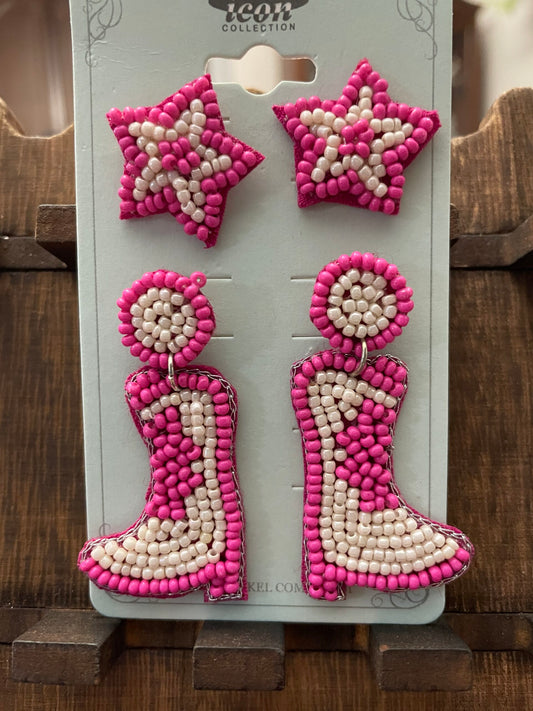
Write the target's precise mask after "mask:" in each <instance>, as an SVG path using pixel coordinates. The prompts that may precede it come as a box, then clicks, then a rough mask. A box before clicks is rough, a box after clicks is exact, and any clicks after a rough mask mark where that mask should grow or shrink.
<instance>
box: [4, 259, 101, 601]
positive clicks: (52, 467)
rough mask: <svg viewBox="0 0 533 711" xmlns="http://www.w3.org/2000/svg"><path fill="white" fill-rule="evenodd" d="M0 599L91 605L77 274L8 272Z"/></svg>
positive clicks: (5, 325) (5, 322) (5, 274)
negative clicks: (81, 560) (84, 551)
mask: <svg viewBox="0 0 533 711" xmlns="http://www.w3.org/2000/svg"><path fill="white" fill-rule="evenodd" d="M0 293H2V298H3V308H4V309H5V310H6V311H5V312H6V313H9V319H3V320H2V329H1V331H0V333H1V337H2V370H3V373H4V377H3V379H2V397H3V406H2V408H1V411H0V488H1V491H2V497H1V499H0V534H1V536H0V555H1V559H2V576H1V583H0V607H10V606H14V607H42V608H47V607H72V608H83V607H89V606H90V605H89V598H88V587H89V586H88V584H87V580H86V578H85V577H84V576H83V575H81V574H80V573H79V572H78V570H77V568H76V559H77V554H78V551H79V549H80V548H81V546H82V545H83V542H84V541H85V539H86V524H85V493H84V489H85V487H84V477H83V434H82V418H81V392H80V360H79V343H78V310H77V299H76V275H75V274H73V273H72V272H66V271H64V272H0Z"/></svg>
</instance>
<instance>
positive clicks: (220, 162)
mask: <svg viewBox="0 0 533 711" xmlns="http://www.w3.org/2000/svg"><path fill="white" fill-rule="evenodd" d="M107 119H108V121H109V124H110V126H111V129H112V130H113V133H114V134H115V138H116V139H117V141H118V143H119V146H120V148H121V150H122V153H123V154H124V174H123V176H122V178H121V184H122V187H121V188H120V190H119V191H118V194H119V197H120V199H121V203H120V219H122V220H127V219H130V218H133V217H147V216H149V215H157V214H161V213H164V212H169V213H170V214H171V215H173V216H174V217H175V218H176V220H177V221H178V222H179V223H180V224H182V225H183V229H184V230H185V232H186V233H187V234H189V235H195V236H196V237H197V238H198V239H199V240H201V241H202V242H203V243H204V244H205V246H206V247H212V246H213V245H214V244H215V243H216V241H217V237H218V233H219V230H220V225H221V223H222V218H223V215H224V210H225V206H226V200H227V196H228V192H229V190H230V189H231V188H232V187H234V186H235V185H237V184H238V183H239V182H240V181H241V180H242V179H243V178H245V177H246V176H247V175H248V173H250V171H252V170H253V169H254V168H255V167H257V166H258V165H259V163H261V161H262V160H264V156H263V155H262V154H261V153H259V152H258V151H256V150H255V149H253V148H251V147H250V146H248V145H247V144H246V143H244V142H243V141H241V140H239V139H238V138H235V136H232V135H230V134H229V133H228V132H227V131H226V130H225V128H224V122H223V120H222V116H221V113H220V108H219V105H218V100H217V95H216V93H215V91H214V89H213V86H212V84H211V78H210V76H209V75H208V74H206V75H205V76H201V77H199V78H198V79H195V80H194V81H191V82H190V83H188V84H185V86H183V87H182V88H181V89H179V90H178V91H177V92H176V93H175V94H173V95H172V96H169V97H168V98H166V99H164V100H163V101H161V102H160V103H159V104H157V105H155V106H140V107H139V108H136V109H133V108H131V107H126V108H125V109H124V110H123V111H120V110H119V109H111V111H109V113H108V114H107Z"/></svg>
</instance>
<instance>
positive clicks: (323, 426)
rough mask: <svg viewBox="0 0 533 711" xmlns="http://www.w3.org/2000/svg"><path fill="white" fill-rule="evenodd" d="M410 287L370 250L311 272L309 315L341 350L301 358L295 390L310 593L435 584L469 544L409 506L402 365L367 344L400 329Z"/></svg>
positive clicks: (459, 565) (461, 566) (455, 569)
mask: <svg viewBox="0 0 533 711" xmlns="http://www.w3.org/2000/svg"><path fill="white" fill-rule="evenodd" d="M411 296H412V290H411V289H410V288H409V287H408V286H407V285H406V281H405V278H404V277H403V276H401V275H400V274H399V273H398V269H397V267H396V266H395V265H394V264H389V263H388V262H387V261H386V260H385V259H382V258H379V257H376V256H375V255H373V254H370V253H367V254H361V253H359V252H354V253H353V254H351V255H342V256H340V257H339V258H338V259H336V260H335V261H333V262H330V263H329V264H327V265H326V266H325V267H324V269H323V270H322V271H321V272H320V273H319V275H318V278H317V280H316V283H315V287H314V293H313V296H312V305H311V309H310V316H311V320H312V322H313V323H314V324H315V326H317V328H318V329H319V330H320V332H321V333H322V334H323V335H324V336H325V337H326V338H328V339H329V341H330V343H331V345H332V346H333V348H334V349H335V350H324V351H322V352H320V353H316V354H315V355H312V356H309V357H307V358H305V359H303V360H301V361H299V362H297V363H295V364H294V366H293V369H292V391H291V395H292V403H293V407H294V410H295V413H296V419H297V421H298V426H299V429H300V433H301V437H302V444H303V451H304V470H305V487H304V519H303V524H304V525H303V563H302V580H303V584H304V588H305V590H306V592H307V593H308V594H309V595H310V596H311V597H314V598H319V599H325V600H338V599H342V598H344V595H345V589H346V587H353V586H360V587H370V588H376V589H378V590H380V591H390V592H394V591H399V590H407V589H416V588H419V587H429V586H435V585H440V584H443V583H447V582H450V581H451V580H453V579H455V578H457V577H458V576H459V575H461V574H462V573H464V571H465V570H466V569H467V567H468V565H469V563H470V560H471V557H472V555H473V553H474V547H473V545H472V543H471V542H470V541H469V539H468V538H467V537H466V536H465V535H464V534H463V533H462V532H461V531H459V530H458V529H456V528H454V527H452V526H449V525H447V524H442V523H439V522H437V521H432V520H430V519H429V518H427V517H426V516H424V515H423V514H421V513H419V512H418V511H416V510H415V509H414V508H413V507H412V506H409V505H408V504H407V503H406V501H405V500H404V499H403V498H402V496H401V494H400V492H399V490H398V487H397V486H396V483H395V481H394V476H393V466H392V449H393V435H394V427H395V423H396V419H397V415H398V413H399V411H400V407H401V405H402V402H403V398H404V397H405V394H406V392H407V367H406V366H405V364H404V363H402V362H401V361H400V360H399V359H398V358H395V357H393V356H390V355H378V356H376V357H373V358H368V357H367V352H368V351H371V350H374V349H378V348H383V347H384V346H385V345H386V344H388V343H390V342H391V341H392V340H393V339H394V338H395V337H396V336H398V335H400V334H401V332H402V329H403V328H404V327H405V326H406V325H407V323H408V321H409V317H408V313H409V312H410V311H411V309H412V307H413V302H412V300H411ZM358 341H359V342H358Z"/></svg>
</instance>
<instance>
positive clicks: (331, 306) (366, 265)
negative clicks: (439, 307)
mask: <svg viewBox="0 0 533 711" xmlns="http://www.w3.org/2000/svg"><path fill="white" fill-rule="evenodd" d="M412 295H413V290H412V289H410V288H409V287H408V286H406V281H405V278H404V277H403V276H402V275H401V274H399V272H398V268H397V267H396V265H394V264H389V263H388V262H387V261H386V260H385V259H382V258H380V257H376V256H375V255H374V254H371V253H370V252H367V253H365V254H361V253H360V252H354V253H353V254H351V255H347V254H343V255H341V256H340V257H339V258H338V259H336V260H335V261H333V262H330V263H329V264H326V266H325V267H324V269H322V271H320V272H319V274H318V277H317V280H316V282H315V286H314V293H313V297H312V299H311V309H310V311H309V315H310V318H311V321H312V322H313V324H314V325H315V326H316V327H317V328H318V330H319V331H320V333H321V334H322V335H323V336H324V337H325V338H327V339H328V340H329V342H330V343H331V346H332V347H333V348H338V349H339V350H340V351H342V352H343V353H355V354H356V355H357V356H360V355H361V352H362V345H361V342H362V341H363V340H364V341H365V343H366V347H367V349H368V350H369V351H373V350H377V349H381V348H384V347H385V346H386V345H387V344H388V343H391V342H392V341H393V340H394V339H395V338H396V336H399V335H400V334H401V332H402V329H403V328H404V327H405V326H407V324H408V323H409V316H408V313H409V312H410V311H411V310H412V308H413V302H412V300H411V296H412Z"/></svg>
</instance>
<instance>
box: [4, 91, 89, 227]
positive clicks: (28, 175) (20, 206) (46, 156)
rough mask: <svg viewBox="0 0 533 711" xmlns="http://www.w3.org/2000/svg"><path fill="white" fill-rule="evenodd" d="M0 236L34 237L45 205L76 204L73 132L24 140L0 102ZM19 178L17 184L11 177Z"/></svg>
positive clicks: (67, 131)
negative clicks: (40, 210)
mask: <svg viewBox="0 0 533 711" xmlns="http://www.w3.org/2000/svg"><path fill="white" fill-rule="evenodd" d="M0 165H1V166H2V172H3V174H4V175H5V176H8V177H7V178H6V179H4V180H3V181H2V183H1V190H0V221H1V222H0V233H1V234H4V235H33V233H34V229H35V217H36V214H37V208H38V206H39V205H40V204H42V203H47V202H48V203H73V202H74V200H75V189H74V129H73V127H72V126H69V127H68V128H66V129H65V130H64V131H63V132H62V133H59V134H57V135H56V136H52V137H50V138H41V137H36V136H30V137H28V136H25V135H24V133H23V130H22V128H21V127H20V124H19V123H18V121H17V119H16V118H15V116H14V115H13V113H12V112H11V110H10V109H9V107H8V106H7V105H6V104H5V103H4V101H2V99H0ZM13 176H16V180H13V179H12V177H13Z"/></svg>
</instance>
